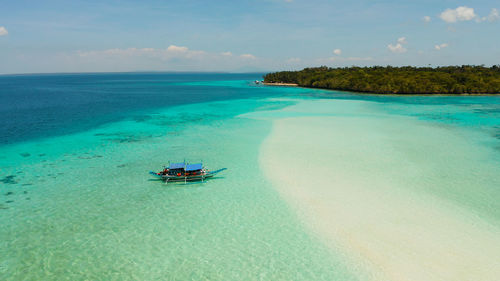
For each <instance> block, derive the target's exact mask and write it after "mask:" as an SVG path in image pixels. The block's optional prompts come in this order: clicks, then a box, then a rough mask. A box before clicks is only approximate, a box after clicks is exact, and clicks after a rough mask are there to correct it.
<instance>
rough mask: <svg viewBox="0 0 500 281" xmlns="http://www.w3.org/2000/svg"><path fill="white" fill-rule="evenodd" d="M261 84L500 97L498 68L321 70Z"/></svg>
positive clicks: (271, 77)
mask: <svg viewBox="0 0 500 281" xmlns="http://www.w3.org/2000/svg"><path fill="white" fill-rule="evenodd" d="M264 82H266V83H295V84H298V85H299V86H302V87H311V88H322V89H331V90H343V91H355V92H367V93H377V94H500V65H494V66H492V67H485V66H482V65H481V66H474V65H462V66H442V67H436V68H433V67H412V66H404V67H392V66H385V67H384V66H372V67H343V68H330V67H326V66H321V67H313V68H305V69H303V70H300V71H280V72H274V73H269V74H266V75H265V76H264Z"/></svg>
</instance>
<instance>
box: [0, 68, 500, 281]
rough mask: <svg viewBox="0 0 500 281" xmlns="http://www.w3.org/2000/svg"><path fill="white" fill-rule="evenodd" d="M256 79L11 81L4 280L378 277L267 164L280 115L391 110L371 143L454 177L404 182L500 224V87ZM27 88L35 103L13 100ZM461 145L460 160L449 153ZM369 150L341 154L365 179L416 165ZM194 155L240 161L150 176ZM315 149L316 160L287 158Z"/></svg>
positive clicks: (2, 215) (0, 215) (1, 234)
mask: <svg viewBox="0 0 500 281" xmlns="http://www.w3.org/2000/svg"><path fill="white" fill-rule="evenodd" d="M258 78H259V75H256V74H245V75H229V74H210V75H205V74H196V75H189V74H183V75H180V74H123V75H122V74H116V75H115V74H102V75H100V74H99V75H98V74H96V75H94V76H91V77H89V76H85V75H84V76H83V77H80V76H78V75H72V76H71V75H70V76H69V77H68V76H64V75H62V76H57V75H55V76H47V77H46V76H34V77H31V76H28V77H27V78H26V77H17V76H16V77H8V76H3V77H1V79H0V80H1V81H0V83H1V84H2V85H3V88H2V89H3V90H1V91H0V98H2V99H3V101H6V103H5V102H4V103H1V104H3V107H2V108H1V110H0V115H1V116H0V117H2V118H1V119H2V120H4V121H3V122H4V123H5V122H7V123H8V124H7V123H5V124H7V125H8V126H10V127H9V128H11V129H5V128H6V127H2V128H3V129H4V130H3V131H2V132H1V134H0V135H1V141H0V144H2V145H1V146H0V191H1V194H0V223H1V225H2V227H1V228H0V273H1V275H2V279H3V280H20V279H32V280H33V279H34V280H60V279H72V280H73V279H77V280H78V279H98V280H101V279H102V280H108V279H119V280H123V279H140V280H151V279H173V280H186V279H194V280H198V279H209V280H214V279H215V280H242V279H243V280H255V279H262V280H357V279H363V280H370V271H369V270H368V269H367V268H365V265H364V264H363V263H362V262H361V263H357V262H358V261H357V260H356V259H352V256H358V255H359V253H355V252H352V250H351V251H347V250H343V249H342V248H341V247H340V246H339V248H333V250H332V248H331V247H327V246H329V244H328V243H325V240H324V239H323V237H322V235H321V234H320V233H319V232H317V231H316V230H315V229H314V228H310V227H308V223H307V221H304V220H303V219H304V216H303V214H302V212H303V211H300V210H299V209H298V208H296V207H295V205H294V204H291V203H290V202H289V201H287V200H283V195H282V193H281V191H279V192H278V191H277V190H279V189H277V185H276V183H275V182H273V179H272V178H271V179H270V178H268V177H266V176H265V175H266V173H265V172H267V171H262V170H261V169H260V168H259V167H260V164H259V163H260V161H261V159H259V155H260V157H262V155H261V153H262V150H261V144H262V142H263V141H264V140H265V139H266V138H267V137H268V136H269V135H270V134H271V133H272V132H273V124H274V122H276V121H277V120H284V119H286V118H290V117H293V118H297V117H311V118H317V117H320V118H321V117H327V118H336V117H339V118H346V116H347V117H352V118H361V119H363V118H368V119H369V118H374V119H377V120H379V121H380V120H382V121H383V122H382V123H380V124H384V126H382V127H381V128H379V129H380V130H378V132H379V135H380V137H381V139H379V140H382V141H380V142H374V144H378V145H381V144H386V143H387V144H389V143H391V144H394V145H396V146H397V147H392V148H391V149H394V150H398V151H405V152H407V153H406V154H405V156H404V157H407V158H408V162H411V164H412V165H413V166H412V167H413V168H415V169H418V171H419V172H420V174H421V175H425V176H426V178H427V179H432V178H433V177H443V178H442V179H441V180H442V181H441V183H443V184H440V182H434V183H432V184H417V183H419V182H420V183H422V181H415V179H414V178H411V177H408V178H407V177H401V178H397V179H398V181H399V182H398V184H397V186H399V187H400V188H401V189H402V190H405V189H406V188H408V189H409V190H415V189H418V190H419V191H418V192H420V194H424V195H425V196H427V195H429V196H432V197H433V198H437V199H439V202H442V203H440V204H444V205H447V204H451V205H453V206H458V208H459V209H460V210H466V211H464V212H465V213H466V214H468V215H470V214H472V215H471V216H477V219H478V221H479V222H481V223H482V222H484V221H486V222H487V223H489V224H491V225H493V226H494V227H496V226H498V219H499V217H500V213H499V212H500V208H499V205H498V202H500V200H498V199H499V197H498V196H499V191H498V189H497V186H498V185H496V184H495V183H496V182H498V177H496V176H495V174H492V173H494V171H496V170H495V169H496V168H495V167H498V166H500V165H498V164H499V163H500V157H499V154H500V139H499V137H498V134H499V129H500V127H498V126H499V124H500V122H499V120H500V112H499V110H498V108H499V105H500V100H499V99H498V98H497V97H425V98H422V97H380V96H366V95H355V94H346V93H341V92H328V91H318V90H309V89H301V88H282V87H263V86H254V85H252V84H251V83H249V81H253V80H256V79H258ZM27 80H29V81H27ZM31 80H34V81H31ZM30 81H31V82H30ZM30 83H32V84H30ZM33 83H34V84H33ZM5 85H8V87H7V86H5ZM25 88H26V89H28V90H27V92H24V93H23V89H25ZM5 89H8V90H5ZM17 94H19V95H21V96H23V95H25V96H28V97H31V98H32V99H34V100H33V103H28V104H23V103H19V102H14V101H13V100H14V99H15V95H17ZM37 95H41V96H42V97H43V98H42V99H41V101H39V100H37V98H35V97H37ZM318 98H328V100H327V101H325V102H321V101H319V100H318ZM346 100H347V101H349V104H350V106H347V105H346V106H344V103H342V102H345V101H346ZM336 102H337V103H336ZM66 103H67V104H66ZM332 103H333V105H335V106H333V107H334V108H335V110H334V111H332ZM74 108H78V109H79V111H77V112H74V111H73V112H72V110H73V109H74ZM28 113H29V114H31V115H30V116H26V115H27V114H28ZM19 116H21V117H19ZM68 116H69V117H68ZM392 118H394V120H395V122H393V123H392V122H391V120H392ZM407 119H408V120H412V121H411V122H407V123H404V126H403V127H405V126H413V127H411V128H409V129H410V131H411V130H412V129H413V130H414V134H411V135H406V137H401V138H400V139H399V141H394V137H395V136H397V134H398V132H399V131H398V130H394V129H393V128H397V124H401V122H400V120H407ZM339 120H341V119H339ZM391 124H393V125H391ZM356 125H359V124H356V123H355V124H353V125H352V126H356ZM346 126H349V123H346ZM385 126H387V127H385ZM12 128H14V129H12ZM27 128H33V130H27ZM391 128H392V129H391ZM429 128H431V129H429ZM376 129H377V127H370V130H369V131H370V132H371V133H373V132H374V131H375V132H377V130H376ZM405 129H408V128H405ZM420 132H422V133H420ZM426 132H433V134H428V133H426ZM357 133H358V134H359V138H360V139H363V138H366V137H369V136H370V135H371V134H366V135H365V134H363V130H358V131H357ZM317 134H318V135H314V136H310V141H314V140H315V139H317V138H321V137H322V135H323V134H324V136H331V132H329V130H328V126H326V127H324V128H323V129H322V130H320V132H319V133H317ZM450 136H453V138H451V137H450ZM384 138H385V139H384ZM457 140H459V142H460V145H456V143H457V142H455V141H457ZM347 141H348V140H347ZM449 141H453V143H451V144H450V143H448V142H449ZM426 143H427V144H428V145H427V146H425V145H423V146H420V144H426ZM359 144H360V143H358V142H353V143H352V145H353V147H351V148H352V149H354V146H356V145H359ZM429 144H432V145H430V147H429ZM438 145H442V147H443V149H444V150H441V149H437V148H436V147H434V146H438ZM374 148H375V151H378V150H376V149H377V148H380V146H377V147H374ZM431 148H432V149H434V150H433V151H434V152H435V153H442V155H441V156H440V155H437V156H439V157H436V158H435V159H436V160H439V161H431V162H429V161H427V160H426V158H425V157H424V156H425V155H426V154H425V153H427V152H428V151H430V150H429V149H431ZM329 149H331V151H332V152H335V149H336V147H335V146H332V147H330V148H329ZM449 151H452V152H453V153H455V154H456V155H463V157H462V158H460V157H458V156H457V158H460V159H459V160H460V161H455V160H456V159H454V160H453V161H449V162H447V161H446V160H447V159H445V157H444V156H443V155H448V154H447V153H448V152H449ZM460 153H461V154H460ZM291 155H292V154H291ZM367 155H368V154H366V155H365V154H363V153H361V154H357V155H353V154H346V155H344V157H347V158H344V160H345V161H348V162H352V165H353V166H352V167H353V169H352V170H351V172H352V173H353V175H354V174H355V173H354V171H355V170H354V169H356V170H357V171H365V172H366V173H365V174H364V175H363V176H364V177H365V178H368V179H370V178H371V177H373V178H377V179H381V180H382V179H384V175H387V176H391V175H394V174H392V173H396V172H397V173H400V172H401V173H402V172H408V171H411V170H404V171H401V170H398V171H384V170H383V169H381V170H377V171H376V174H373V175H372V176H370V174H369V172H370V170H369V169H368V166H366V165H365V164H366V163H370V161H373V158H363V157H364V156H367ZM353 156H356V157H357V158H351V159H349V158H348V157H353ZM372 156H373V155H372ZM313 158H314V157H313ZM319 158H321V157H320V155H319V156H318V159H319ZM182 159H186V160H187V161H191V162H196V161H199V160H203V162H204V163H205V164H206V166H207V167H208V168H210V169H217V168H221V167H227V168H228V170H227V171H225V172H224V173H223V174H221V177H220V178H216V179H213V180H211V181H208V182H206V183H203V184H189V185H179V184H172V185H170V184H169V185H164V184H163V183H161V182H158V181H155V180H153V179H151V178H150V176H149V175H148V174H147V172H148V171H149V170H155V169H160V168H161V167H162V165H165V164H167V162H168V161H169V160H172V161H178V160H182ZM306 160H307V161H309V162H310V163H313V164H314V163H316V162H317V161H315V159H312V158H310V157H309V158H305V159H291V160H289V161H290V162H292V161H293V162H297V163H301V162H304V161H306ZM376 160H377V161H380V160H382V161H386V163H390V161H391V159H383V158H381V159H376ZM328 163H329V162H328V161H327V162H326V163H325V165H328ZM278 164H279V165H281V162H280V161H279V159H278ZM283 164H286V163H283ZM313 164H311V165H313ZM370 165H371V164H370ZM284 166H285V165H284ZM446 167H451V168H450V169H447V168H446ZM347 171H348V170H346V172H347ZM267 175H268V174H267ZM268 176H269V175H268ZM292 176H293V175H292ZM292 176H291V177H290V179H293V177H292ZM310 187H311V188H314V184H311V185H310ZM412 192H413V191H412ZM412 194H413V193H412ZM424 195H422V196H424ZM353 204H355V203H353ZM337 246H338V245H337ZM4 276H5V278H4Z"/></svg>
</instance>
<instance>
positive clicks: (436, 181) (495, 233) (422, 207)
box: [260, 100, 500, 280]
mask: <svg viewBox="0 0 500 281" xmlns="http://www.w3.org/2000/svg"><path fill="white" fill-rule="evenodd" d="M367 108H368V107H364V106H360V105H359V103H352V102H350V101H338V100H337V101H327V100H324V101H308V102H301V103H299V104H298V105H296V106H292V107H289V108H286V109H284V110H282V113H281V115H282V116H286V115H287V114H288V115H290V117H282V118H276V119H275V120H274V125H273V131H272V133H271V135H270V136H269V137H268V138H267V139H266V140H265V142H264V143H263V145H262V147H261V152H260V164H261V167H262V170H263V171H265V173H266V174H267V176H268V178H269V180H271V181H272V182H273V184H274V186H275V187H276V188H277V189H278V191H279V192H280V194H281V196H282V197H283V198H284V199H285V200H286V201H287V202H288V203H289V204H290V206H292V208H293V209H294V210H295V211H296V212H297V214H298V215H299V217H301V219H302V221H303V223H304V224H305V225H307V226H308V227H310V229H311V230H312V231H313V232H314V233H316V234H317V235H318V236H319V237H321V239H322V240H323V241H324V242H325V245H327V246H328V247H329V248H330V249H331V250H332V251H335V252H339V251H340V252H342V253H343V254H344V255H345V256H346V258H347V259H348V260H349V261H350V262H351V263H352V267H353V268H358V271H359V274H360V279H362V280H498V276H500V266H499V264H498V257H500V228H499V227H498V224H497V222H498V221H497V220H496V218H495V206H492V205H491V204H494V203H491V198H489V199H488V196H491V193H489V192H490V191H491V190H492V188H494V186H495V185H496V184H498V180H499V176H498V175H499V174H500V169H499V168H497V167H495V166H488V163H487V161H486V160H485V159H487V158H488V155H489V153H490V151H488V149H486V148H481V147H477V146H476V147H473V143H472V142H471V141H470V140H467V139H465V138H463V137H462V136H461V135H460V134H458V133H456V132H454V131H451V130H448V129H446V128H441V127H437V126H431V125H429V124H426V123H425V122H420V121H416V120H414V119H411V118H404V117H401V118H394V117H393V116H391V118H389V116H386V115H384V114H382V113H381V114H380V115H376V114H375V115H374V114H373V113H369V111H368V110H367ZM350 112H356V115H352V114H349V113H350ZM285 113H287V114H285ZM308 114H309V115H311V114H313V115H314V114H316V115H323V116H307V115H308ZM365 114H366V117H365ZM293 115H295V117H294V116H293ZM276 116H279V114H277V115H276ZM443 144H446V145H445V146H444V145H443ZM457 152H459V153H457ZM464 198H465V199H464ZM467 198H469V199H467ZM465 200H468V201H467V202H466V201H465ZM489 200H490V201H489ZM469 201H471V202H469ZM481 202H482V203H483V205H490V207H491V209H490V210H488V209H483V210H481V209H480V208H475V207H474V206H476V205H481ZM476 203H477V204H476ZM489 211H492V212H493V215H492V216H489V215H488V214H489V213H488V212H489Z"/></svg>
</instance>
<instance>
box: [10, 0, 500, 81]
mask: <svg viewBox="0 0 500 281" xmlns="http://www.w3.org/2000/svg"><path fill="white" fill-rule="evenodd" d="M499 12H500V1H498V0H488V1H485V0H474V1H453V0H446V1H438V0H435V1H431V0H413V1H407V0H384V1H379V0H374V1H368V0H361V1H354V0H351V1H348V0H339V1H334V0H331V1H327V0H252V1H250V0H248V1H244V0H243V1H237V0H211V1H206V0H205V1H201V0H200V1H199V0H183V1H176V0H168V1H159V0H143V1H129V0H112V1H111V0H100V1H94V0H87V1H70V0H45V1H42V0H41V1H25V0H15V1H13V0H0V74H12V73H54V72H121V71H217V72H253V71H255V72H261V71H263V72H265V71H277V70H295V69H302V68H304V67H313V66H321V65H326V66H330V67H343V66H352V65H356V66H370V65H394V66H401V65H415V66H428V65H431V66H439V65H462V64H475V65H480V64H484V65H487V66H490V65H493V64H500V48H499V46H500V35H499V34H500V15H499Z"/></svg>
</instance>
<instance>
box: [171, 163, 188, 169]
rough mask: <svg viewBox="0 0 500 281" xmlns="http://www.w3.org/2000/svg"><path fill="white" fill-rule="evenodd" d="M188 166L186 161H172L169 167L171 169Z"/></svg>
mask: <svg viewBox="0 0 500 281" xmlns="http://www.w3.org/2000/svg"><path fill="white" fill-rule="evenodd" d="M185 166H186V163H184V162H181V163H172V164H170V166H169V167H168V168H169V169H182V168H184V167H185Z"/></svg>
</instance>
